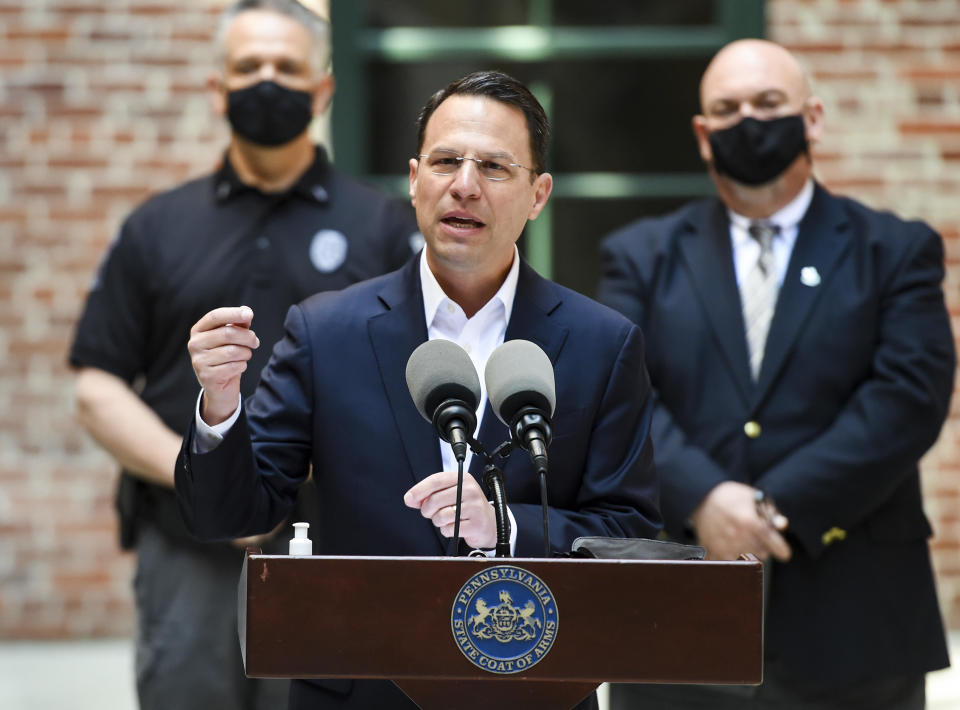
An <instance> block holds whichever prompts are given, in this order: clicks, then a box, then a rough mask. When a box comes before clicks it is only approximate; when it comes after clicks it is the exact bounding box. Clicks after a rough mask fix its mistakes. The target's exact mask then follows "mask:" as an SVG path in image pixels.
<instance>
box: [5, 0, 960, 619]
mask: <svg viewBox="0 0 960 710" xmlns="http://www.w3.org/2000/svg"><path fill="white" fill-rule="evenodd" d="M220 5H221V3H220V2H218V0H105V1H102V2H94V1H93V0H0V127H2V130H0V638H16V637H32V638H38V637H50V638H52V637H70V636H100V635H120V634H126V633H129V632H130V630H131V628H132V625H133V615H132V605H131V600H130V594H129V581H130V575H131V571H132V559H131V557H130V556H129V555H125V554H121V553H119V552H118V551H117V547H116V534H115V525H116V522H115V515H114V513H113V510H112V493H113V487H114V481H115V476H116V472H115V469H114V466H113V465H112V463H111V461H110V459H109V457H107V456H106V455H105V454H104V453H102V452H101V451H100V450H99V449H98V448H97V447H96V446H95V445H94V444H93V443H92V442H91V441H90V440H89V439H88V438H87V437H86V436H85V435H84V434H83V433H82V432H81V431H80V430H79V429H78V427H77V426H76V425H75V423H74V421H73V402H72V394H71V389H70V377H69V373H68V371H67V368H66V366H65V357H66V351H67V348H68V345H69V342H70V337H71V334H72V328H73V324H74V322H75V319H76V317H77V315H78V312H79V309H80V307H81V305H82V302H83V298H84V294H85V291H86V288H87V285H88V284H89V282H90V279H91V277H92V275H93V272H94V270H95V268H96V266H97V264H98V263H99V260H100V258H101V256H102V254H103V252H104V250H105V248H106V247H107V245H108V243H109V240H110V237H111V235H112V233H113V232H114V230H115V229H116V227H117V225H118V224H119V222H120V220H121V219H122V218H123V216H124V215H125V214H126V213H127V212H129V210H130V209H131V208H132V207H133V206H134V205H135V204H136V203H138V202H139V201H140V200H142V199H143V198H144V197H145V196H146V195H147V194H149V193H150V192H153V191H155V190H159V189H162V188H165V187H167V186H170V185H172V184H174V183H176V182H179V181H181V180H183V179H185V178H187V177H189V176H193V175H198V174H200V173H202V172H205V171H207V170H209V169H210V167H211V166H212V165H213V164H214V163H215V162H216V160H217V159H218V157H219V152H220V149H221V147H222V146H223V144H224V139H225V132H224V130H223V127H222V125H221V124H220V123H219V122H217V121H216V120H214V119H212V118H211V117H210V115H209V111H208V108H207V104H206V100H205V97H204V95H203V93H202V88H201V87H202V86H203V83H204V80H205V78H206V75H207V71H208V67H209V66H210V57H211V54H210V43H209V37H210V33H211V31H212V29H213V25H214V23H215V17H216V12H217V8H218V7H219V6H220ZM769 22H770V34H771V36H772V37H773V38H775V39H778V40H780V41H782V42H784V43H785V44H787V45H788V46H789V47H790V48H792V49H794V50H795V51H797V53H798V54H799V56H800V57H801V59H802V61H804V63H805V64H806V65H807V66H809V67H810V69H811V72H812V75H813V80H814V83H815V88H816V90H817V91H818V93H819V94H820V95H821V96H822V97H823V98H824V100H825V102H826V105H827V121H828V124H827V139H826V140H825V141H824V143H823V145H822V146H820V147H819V148H818V150H817V163H818V166H819V173H820V175H821V177H822V178H823V179H824V180H825V181H826V182H827V184H828V185H829V186H831V187H833V188H835V189H838V190H842V191H844V192H847V193H849V194H851V195H854V196H856V197H859V198H861V199H863V200H865V201H866V202H868V203H869V204H872V205H875V206H878V207H891V208H894V209H896V210H897V211H899V212H901V213H902V214H905V215H909V216H922V217H924V218H925V219H927V220H929V221H930V222H931V223H933V224H934V225H935V226H936V227H937V228H938V229H940V230H941V232H942V233H943V234H944V236H945V238H946V243H947V254H948V259H949V274H948V279H947V290H948V299H949V304H950V307H951V312H952V313H953V314H954V318H958V317H960V293H958V290H957V289H958V283H960V209H958V208H957V207H956V206H955V205H956V204H957V200H958V198H957V195H960V174H958V168H960V98H958V93H960V39H958V38H960V5H958V2H957V1H956V0H899V1H897V2H893V1H891V2H881V1H880V0H873V1H871V0H861V1H860V2H844V1H842V0H808V1H806V2H805V1H803V0H771V2H770V3H769ZM954 412H955V413H954V416H953V418H952V419H951V421H950V422H949V423H948V425H947V428H946V429H945V431H944V434H943V436H942V437H941V440H940V442H939V443H938V445H937V447H936V448H935V449H934V451H933V452H932V453H931V454H930V455H929V456H928V457H927V459H926V460H925V461H924V485H925V490H926V493H927V501H928V502H927V509H928V512H929V514H930V516H931V519H932V520H933V522H934V525H935V527H936V529H937V536H936V538H935V539H934V541H933V549H934V554H935V561H936V566H937V571H938V574H939V579H940V585H941V590H942V602H943V607H944V611H945V613H946V614H947V615H948V617H949V620H950V623H951V625H952V626H954V627H960V555H958V547H960V513H958V511H960V505H958V504H960V480H958V477H960V451H958V446H960V427H958V422H957V415H958V414H960V402H957V403H956V404H955V406H954ZM892 434H893V432H892Z"/></svg>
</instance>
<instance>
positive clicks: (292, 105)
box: [227, 81, 313, 146]
mask: <svg viewBox="0 0 960 710" xmlns="http://www.w3.org/2000/svg"><path fill="white" fill-rule="evenodd" d="M312 104H313V97H312V96H311V95H310V93H309V92H307V91H295V90H294V89H288V88H287V87H285V86H281V85H280V84H277V83H276V82H273V81H261V82H260V83H258V84H254V85H253V86H248V87H247V88H245V89H238V90H236V91H231V92H229V93H228V94H227V118H228V119H229V121H230V125H231V126H232V127H233V130H234V131H236V133H237V135H239V136H242V137H243V138H246V139H247V140H248V141H250V142H251V143H256V144H257V145H265V146H277V145H283V144H284V143H289V142H290V141H292V140H293V139H294V138H296V137H297V136H299V135H300V134H301V133H303V132H304V131H305V130H306V129H307V126H308V125H310V119H311V118H313V106H312Z"/></svg>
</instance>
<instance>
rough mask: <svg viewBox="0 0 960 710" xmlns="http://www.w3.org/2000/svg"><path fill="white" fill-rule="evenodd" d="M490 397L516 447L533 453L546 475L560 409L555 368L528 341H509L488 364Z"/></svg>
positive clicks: (486, 375) (491, 403)
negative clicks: (554, 419)
mask: <svg viewBox="0 0 960 710" xmlns="http://www.w3.org/2000/svg"><path fill="white" fill-rule="evenodd" d="M484 380H485V381H486V384H487V396H488V397H489V398H490V405H491V406H492V407H493V411H494V412H495V413H496V415H497V418H498V419H499V420H500V421H502V422H503V423H504V424H506V425H507V428H508V429H509V430H510V436H511V438H512V439H513V441H514V443H515V444H516V445H517V446H519V447H520V448H522V449H526V450H527V451H528V452H529V453H530V458H531V459H532V460H533V466H534V468H535V469H536V471H537V473H538V474H541V475H543V474H546V472H547V447H548V446H549V445H550V441H551V439H552V438H553V432H552V431H551V429H550V418H551V417H552V416H553V412H554V409H555V408H556V405H557V394H556V385H555V383H554V379H553V365H552V364H551V363H550V358H549V357H547V354H546V353H545V352H543V350H541V349H540V347H539V346H537V345H535V344H534V343H531V342H530V341H529V340H508V341H507V342H505V343H504V344H503V345H501V346H500V347H498V348H497V349H496V350H494V351H493V353H492V354H491V355H490V358H489V359H488V360H487V368H486V371H485V372H484Z"/></svg>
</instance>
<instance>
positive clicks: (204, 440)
mask: <svg viewBox="0 0 960 710" xmlns="http://www.w3.org/2000/svg"><path fill="white" fill-rule="evenodd" d="M201 401H203V390H202V389H201V390H200V395H199V396H198V397H197V406H196V411H195V414H194V421H195V422H196V434H195V435H194V437H193V442H192V443H191V450H192V452H193V453H195V454H208V453H210V452H211V451H213V450H214V449H215V448H217V447H218V446H220V442H222V441H223V437H225V436H226V435H227V432H228V431H230V429H231V427H233V425H234V424H236V423H237V419H239V418H240V397H239V396H237V408H236V409H235V410H234V411H233V414H232V415H231V416H230V418H229V419H227V420H225V421H222V422H220V423H219V424H214V425H213V426H211V425H209V424H207V423H206V422H205V421H203V417H201V416H200V402H201Z"/></svg>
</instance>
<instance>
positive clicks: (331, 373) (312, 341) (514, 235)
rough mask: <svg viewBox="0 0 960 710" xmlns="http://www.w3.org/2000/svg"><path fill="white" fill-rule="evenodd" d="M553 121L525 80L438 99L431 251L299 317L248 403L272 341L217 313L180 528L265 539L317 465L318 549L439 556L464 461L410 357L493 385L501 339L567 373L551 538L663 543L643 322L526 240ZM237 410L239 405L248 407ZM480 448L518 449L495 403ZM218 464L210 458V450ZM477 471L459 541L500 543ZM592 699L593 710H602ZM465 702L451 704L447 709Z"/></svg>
mask: <svg viewBox="0 0 960 710" xmlns="http://www.w3.org/2000/svg"><path fill="white" fill-rule="evenodd" d="M548 134H549V127H548V124H547V119H546V116H545V114H544V112H543V109H542V108H541V106H540V104H539V103H538V102H537V101H536V99H535V98H534V97H533V95H532V94H530V92H529V91H528V90H527V89H526V88H525V87H524V86H523V85H522V84H520V83H519V82H517V81H516V80H515V79H512V78H510V77H508V76H506V75H503V74H499V73H496V72H484V73H478V74H472V75H470V76H467V77H465V78H463V79H461V80H459V81H456V82H454V83H452V84H450V85H449V86H447V87H446V88H445V89H443V90H441V91H440V92H438V93H437V94H435V95H434V96H433V97H432V98H431V99H430V101H429V102H428V103H427V104H426V106H425V107H424V110H423V112H422V113H421V116H420V120H419V136H418V151H417V156H416V157H414V158H412V159H411V160H410V164H409V167H410V197H411V201H412V202H413V205H414V207H415V208H416V213H417V221H418V223H419V225H420V229H421V231H422V233H423V235H424V237H425V239H426V247H425V249H424V251H423V252H421V254H420V255H419V256H418V257H415V258H414V259H413V260H411V261H410V262H409V263H408V264H407V265H406V266H405V267H403V268H402V269H400V270H399V271H396V272H394V273H392V274H388V275H386V276H384V277H379V278H376V279H373V280H370V281H367V282H364V283H361V284H358V285H356V286H355V287H350V288H348V289H346V290H344V291H341V292H338V293H326V294H320V295H318V296H316V297H311V298H310V299H308V300H306V301H304V302H303V303H301V304H300V305H298V306H294V307H293V308H291V310H290V312H289V314H288V316H287V320H286V325H285V329H286V334H285V337H284V339H283V340H282V341H281V342H280V343H279V344H278V345H277V346H276V348H275V350H274V353H273V357H272V360H271V362H270V364H269V365H268V366H267V368H266V369H265V371H264V374H263V377H262V380H261V383H260V386H259V387H258V389H257V392H256V393H255V394H254V396H253V397H251V398H250V399H249V400H247V401H242V402H241V401H240V394H239V383H240V378H241V374H242V372H243V370H244V369H245V366H246V362H247V360H248V359H249V357H250V354H251V352H252V350H253V349H254V348H256V347H257V346H258V345H259V342H258V340H257V337H256V335H255V334H254V332H253V330H251V329H250V325H251V321H252V317H253V314H252V313H251V310H250V309H249V308H247V307H245V306H243V307H225V308H221V309H217V310H214V311H211V312H210V313H208V314H207V315H206V316H204V317H203V318H202V319H201V320H200V321H199V322H198V323H197V324H196V325H195V326H194V327H193V329H192V330H191V337H190V342H189V350H190V353H191V357H192V361H193V364H194V369H195V371H196V374H197V378H198V379H199V381H200V384H201V385H202V386H203V394H202V397H201V399H200V402H199V405H198V411H197V417H196V421H195V429H194V430H193V431H191V433H190V434H189V435H188V436H187V439H186V441H187V442H189V443H185V445H184V448H183V450H182V452H181V457H180V462H179V464H178V468H177V472H176V487H177V493H178V496H179V500H180V504H181V510H182V512H183V516H184V519H185V520H186V522H187V525H188V527H189V528H190V529H191V531H192V532H193V533H194V534H195V535H197V536H198V537H200V538H203V539H218V538H230V537H236V536H238V535H248V534H253V533H256V532H261V531H264V530H269V529H271V527H272V526H274V525H276V524H277V522H278V521H280V520H281V519H282V518H283V516H284V515H285V514H286V513H287V512H288V511H289V510H290V507H291V506H292V504H293V501H294V495H295V491H296V489H297V486H298V485H299V484H300V483H302V482H303V481H304V480H305V479H306V477H307V475H308V473H309V471H310V469H311V466H312V470H313V478H314V480H315V483H316V487H317V490H318V499H319V500H318V502H319V506H320V511H321V514H320V518H321V520H322V529H321V531H320V534H319V535H318V537H319V540H320V545H319V550H318V552H320V553H322V554H357V555H359V554H373V555H441V554H443V553H444V550H445V548H446V541H447V540H448V538H450V537H451V536H452V534H453V522H454V512H455V511H454V508H455V500H456V498H455V488H456V478H457V476H456V473H455V471H456V464H455V463H454V458H453V455H452V452H451V451H450V446H449V445H448V444H445V443H444V444H441V443H440V442H439V440H438V438H437V435H436V434H435V432H434V430H433V427H432V426H431V424H430V423H428V422H427V421H425V420H424V419H423V418H422V417H421V416H420V415H419V413H418V412H417V410H416V408H415V406H414V403H413V401H412V399H411V397H410V394H409V392H408V390H407V385H406V382H405V377H404V373H405V368H406V363H407V359H408V358H409V356H410V354H411V353H412V352H413V350H414V349H415V348H416V347H417V346H418V345H420V344H421V343H423V342H424V341H426V340H427V339H433V338H446V339H448V340H453V341H455V342H457V343H459V344H460V345H461V346H463V347H464V349H465V350H467V352H468V353H469V354H470V356H471V358H472V360H473V362H474V365H475V366H476V367H477V370H478V371H479V372H480V373H482V372H483V370H484V366H485V363H486V360H487V357H488V356H489V354H490V352H491V351H492V350H493V349H494V348H495V347H496V346H497V345H499V344H500V343H502V342H503V341H504V340H511V339H515V338H523V339H527V340H531V341H533V342H535V343H536V344H538V345H539V346H540V347H542V348H543V350H544V351H545V352H546V353H547V355H548V356H549V358H550V360H551V361H552V363H553V367H554V371H555V378H556V386H557V408H556V412H555V414H554V417H553V443H552V445H551V447H550V473H549V499H550V506H551V507H550V511H549V522H550V538H551V539H550V545H551V547H552V549H553V550H556V551H566V550H569V549H570V546H571V544H572V542H573V540H574V538H576V537H577V536H582V535H604V536H615V537H650V536H656V535H657V533H658V532H659V530H660V515H659V511H658V507H657V498H658V484H657V479H656V476H655V473H654V469H653V451H652V448H651V444H650V436H649V428H650V413H651V408H650V397H649V395H650V387H649V379H648V377H647V374H646V368H645V365H644V362H643V345H642V340H641V336H640V331H639V329H638V328H637V327H636V326H635V325H634V324H632V323H631V322H630V321H629V320H627V319H626V318H624V317H623V316H621V315H620V314H618V313H616V312H614V311H612V310H610V309H608V308H605V307H603V306H600V305H599V304H597V303H595V302H593V301H591V300H589V299H587V298H585V297H583V296H580V295H578V294H576V293H574V292H572V291H569V290H567V289H564V288H562V287H560V286H558V285H556V284H554V283H551V282H549V281H547V280H545V279H543V278H541V277H540V276H538V275H537V274H536V273H534V271H533V270H532V269H531V268H530V267H529V266H528V265H527V264H525V263H524V262H523V260H522V259H521V258H520V257H519V254H518V252H517V250H516V246H515V242H516V241H517V239H518V237H519V236H520V233H521V230H522V229H523V226H524V224H525V223H526V221H527V220H528V219H534V218H536V216H537V215H538V214H539V213H540V211H541V210H542V209H543V206H544V205H545V204H546V202H547V199H548V198H549V196H550V191H551V188H552V185H553V179H552V177H551V176H550V174H549V173H547V172H545V167H544V158H545V153H546V144H547V138H548ZM238 402H240V403H239V405H238ZM479 413H482V417H481V424H480V430H479V431H480V433H479V436H478V438H479V440H480V441H481V442H482V443H483V444H484V446H485V447H486V448H487V449H488V450H492V449H493V448H494V447H495V446H496V445H497V444H498V443H500V442H501V441H503V440H504V439H505V438H507V436H508V434H507V431H506V427H504V426H503V425H502V424H500V423H499V422H498V420H497V419H496V417H495V415H494V414H493V412H492V410H491V408H490V407H489V406H487V405H486V393H485V392H484V393H483V396H482V400H481V403H480V410H479ZM201 451H202V452H205V453H198V452H201ZM480 464H481V462H480V461H478V460H475V461H473V466H472V467H471V473H472V474H473V475H467V476H465V481H464V492H463V501H462V504H461V511H462V515H461V528H460V532H461V537H462V538H463V540H464V541H465V543H466V545H467V546H469V547H471V548H477V549H482V550H488V549H489V548H492V547H494V545H495V542H496V527H495V520H494V513H493V509H492V506H491V505H490V504H489V502H488V499H487V493H486V492H485V491H484V490H483V488H482V487H481V485H480V484H479V483H478V481H477V479H476V478H475V476H476V475H477V473H478V472H479V470H480V469H481V466H480ZM503 470H504V476H505V478H506V488H507V501H508V503H509V506H510V513H511V516H512V519H513V520H514V522H515V525H514V526H513V529H514V531H515V535H514V539H513V541H512V547H513V550H514V552H515V554H517V555H519V556H536V555H539V554H542V550H543V540H542V537H541V509H540V505H539V500H540V494H539V487H538V481H537V477H536V475H535V474H534V471H533V467H532V465H531V463H530V461H529V458H528V457H527V456H526V455H525V454H524V453H523V452H520V454H519V455H517V454H515V455H514V456H512V457H511V458H510V459H509V461H508V462H507V463H506V464H505V466H504V469H503ZM587 702H588V703H589V705H588V706H595V702H596V701H595V698H589V699H588V701H587ZM290 705H291V707H293V708H328V707H329V708H342V707H355V708H374V707H375V708H394V707H396V708H406V707H413V705H412V704H411V703H410V701H409V700H407V699H406V697H405V696H404V695H403V694H402V693H401V692H400V691H399V690H398V689H397V688H396V687H395V686H393V685H392V684H391V683H389V682H386V681H295V682H294V683H293V685H292V688H291V702H290ZM455 706H456V700H455V699H451V707H455Z"/></svg>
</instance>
